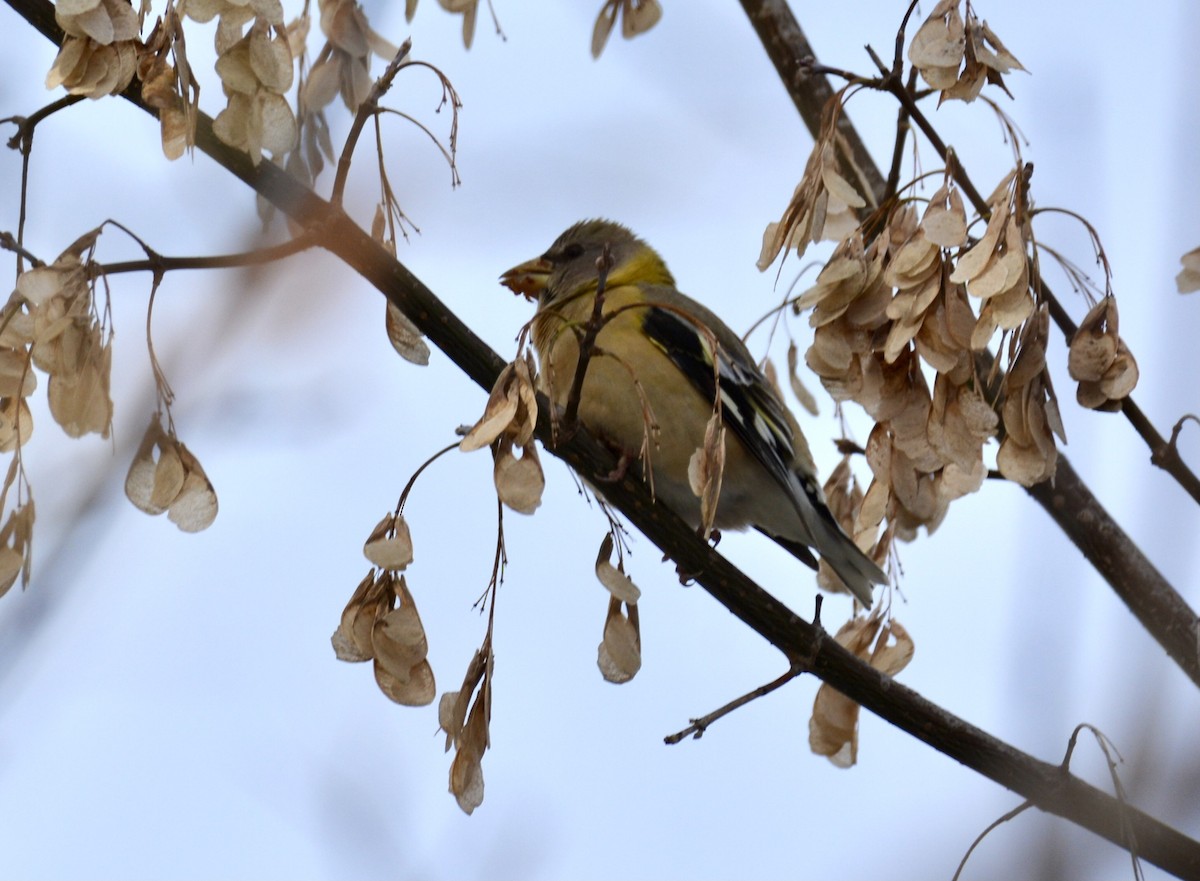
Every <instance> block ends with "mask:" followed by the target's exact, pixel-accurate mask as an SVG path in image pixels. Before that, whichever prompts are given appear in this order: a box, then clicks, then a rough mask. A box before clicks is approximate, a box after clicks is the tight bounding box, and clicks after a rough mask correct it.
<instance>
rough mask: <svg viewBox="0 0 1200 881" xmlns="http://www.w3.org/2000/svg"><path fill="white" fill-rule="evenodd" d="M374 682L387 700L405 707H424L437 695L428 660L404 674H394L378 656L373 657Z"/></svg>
mask: <svg viewBox="0 0 1200 881" xmlns="http://www.w3.org/2000/svg"><path fill="white" fill-rule="evenodd" d="M375 684H376V685H378V686H379V690H380V691H382V692H383V693H384V695H385V696H387V698H388V699H389V700H392V701H395V702H396V703H398V704H400V705H401V706H405V707H424V706H428V705H429V704H431V703H433V699H434V698H435V697H437V685H436V683H435V682H434V679H433V668H432V667H430V666H429V662H428V661H421V662H420V663H418V664H415V665H414V666H413V667H412V668H411V669H410V670H408V671H407V672H406V673H405V675H404V676H396V675H395V674H394V673H392V672H390V671H389V670H388V669H385V668H384V667H383V666H382V665H381V664H380V663H379V658H378V657H377V658H375Z"/></svg>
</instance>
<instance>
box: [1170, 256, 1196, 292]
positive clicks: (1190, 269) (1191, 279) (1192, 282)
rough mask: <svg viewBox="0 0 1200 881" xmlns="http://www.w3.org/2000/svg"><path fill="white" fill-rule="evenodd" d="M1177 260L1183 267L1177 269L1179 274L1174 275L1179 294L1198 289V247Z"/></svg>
mask: <svg viewBox="0 0 1200 881" xmlns="http://www.w3.org/2000/svg"><path fill="white" fill-rule="evenodd" d="M1179 262H1180V263H1182V264H1183V269H1181V270H1179V274H1178V275H1177V276H1175V287H1176V288H1178V290H1179V293H1181V294H1190V293H1192V292H1193V291H1200V248H1193V249H1192V250H1190V251H1188V252H1187V253H1186V254H1184V255H1183V256H1182V257H1180V258H1179Z"/></svg>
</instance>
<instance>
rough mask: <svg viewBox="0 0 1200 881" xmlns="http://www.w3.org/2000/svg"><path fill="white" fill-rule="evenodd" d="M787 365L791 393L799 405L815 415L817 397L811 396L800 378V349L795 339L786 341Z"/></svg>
mask: <svg viewBox="0 0 1200 881" xmlns="http://www.w3.org/2000/svg"><path fill="white" fill-rule="evenodd" d="M787 365H788V383H789V385H790V386H791V388H792V394H793V395H795V396H796V400H797V401H799V402H800V406H801V407H803V408H804V409H805V410H807V411H808V412H809V413H811V414H812V415H813V416H816V415H817V399H816V398H815V397H813V393H812V392H810V391H809V390H808V388H807V387H806V386H805V385H804V382H803V380H801V379H800V374H799V372H798V370H797V368H798V367H799V365H800V349H799V347H798V346H797V345H796V343H795V341H791V340H789V341H788V353H787Z"/></svg>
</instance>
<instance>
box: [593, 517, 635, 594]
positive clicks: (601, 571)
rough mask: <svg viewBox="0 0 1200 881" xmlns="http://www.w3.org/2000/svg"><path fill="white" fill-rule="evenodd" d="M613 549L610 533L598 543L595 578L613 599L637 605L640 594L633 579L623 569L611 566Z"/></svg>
mask: <svg viewBox="0 0 1200 881" xmlns="http://www.w3.org/2000/svg"><path fill="white" fill-rule="evenodd" d="M613 547H614V543H613V537H612V533H608V534H606V535H605V536H604V541H602V542H601V543H600V553H599V554H597V555H596V578H597V579H598V580H599V581H600V583H601V584H603V585H604V588H605V590H607V591H608V592H609V593H610V594H612V595H613V597H614V598H615V599H618V600H620V601H622V602H624V603H627V604H629V605H631V606H633V605H637V601H638V600H639V599H641V597H642V592H641V590H639V589H638V586H637V585H636V584H634V583H633V579H631V578H630V577H629V576H628V575H626V574H625V572H624V569H618V568H617V567H616V566H614V565H613V564H612V552H613Z"/></svg>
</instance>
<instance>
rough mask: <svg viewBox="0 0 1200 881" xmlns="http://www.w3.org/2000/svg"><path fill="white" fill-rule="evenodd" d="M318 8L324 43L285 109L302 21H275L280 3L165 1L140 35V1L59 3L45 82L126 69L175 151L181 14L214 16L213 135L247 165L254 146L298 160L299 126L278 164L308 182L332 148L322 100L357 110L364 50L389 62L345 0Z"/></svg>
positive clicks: (187, 100) (189, 125) (180, 141)
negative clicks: (218, 92)
mask: <svg viewBox="0 0 1200 881" xmlns="http://www.w3.org/2000/svg"><path fill="white" fill-rule="evenodd" d="M415 5H416V4H415V3H411V2H410V7H411V6H415ZM318 6H319V10H320V26H321V30H322V33H323V34H324V36H325V38H326V41H327V42H326V44H325V46H324V47H323V49H322V50H321V52H320V53H319V54H318V56H317V60H316V61H315V62H314V63H313V65H312V68H311V69H310V70H309V71H308V76H307V79H306V80H305V81H304V83H303V86H302V88H300V89H299V90H297V93H296V96H295V100H296V104H297V108H296V109H295V110H293V108H292V106H291V105H290V104H289V102H288V98H287V95H288V93H289V92H290V91H291V89H292V86H293V83H294V81H295V73H296V67H297V64H298V63H299V61H300V59H301V58H302V57H303V56H304V54H305V51H306V41H307V39H308V33H309V30H310V26H311V21H310V18H309V16H308V14H307V12H305V13H304V14H303V15H300V16H299V17H297V18H295V19H293V20H292V21H290V22H288V23H286V24H285V23H284V18H283V16H284V12H283V5H282V3H281V2H280V0H248V2H237V0H182V2H179V3H175V4H173V5H169V6H168V7H167V9H166V11H165V12H164V14H163V15H162V16H161V17H160V18H159V19H158V20H157V21H156V22H155V25H154V27H153V28H152V29H151V33H150V35H149V37H147V38H146V40H145V41H143V40H142V39H141V37H140V34H141V32H142V27H143V23H144V22H143V19H144V17H145V15H146V13H147V12H148V11H149V4H148V3H144V4H142V5H141V7H140V12H135V10H134V8H133V6H131V5H130V4H129V3H128V2H126V0H60V2H58V3H57V4H55V19H56V21H57V22H58V24H59V25H60V26H61V27H62V28H63V30H64V31H65V32H66V35H67V36H66V38H65V40H64V41H63V44H62V46H61V48H60V49H59V53H58V57H57V58H55V60H54V64H53V65H52V66H51V68H50V72H49V74H47V76H46V85H47V87H49V88H52V89H53V88H57V87H58V86H63V87H64V88H66V90H67V91H68V92H70V93H71V94H73V95H86V96H87V97H89V98H101V97H103V96H105V95H115V94H118V93H119V92H121V91H123V90H124V89H125V88H126V87H127V86H128V85H129V84H130V83H131V82H132V81H133V79H134V78H135V77H136V78H137V80H138V81H139V82H140V83H141V84H142V97H143V98H144V99H145V101H146V102H147V103H148V104H149V105H150V106H152V107H154V108H155V109H156V110H157V111H158V114H159V120H160V122H161V125H162V144H163V152H164V153H165V154H166V156H167V157H168V158H171V159H176V158H178V157H179V156H181V155H183V153H184V151H185V150H186V149H187V148H188V147H190V146H192V145H193V144H194V142H195V123H196V109H197V102H198V100H199V94H200V88H199V85H198V83H197V81H196V79H195V78H194V76H193V71H192V68H191V66H190V65H189V63H188V58H187V43H186V41H185V39H184V30H185V26H184V22H185V21H186V20H189V19H190V20H191V21H193V22H196V23H198V24H206V23H208V22H211V21H214V20H215V21H216V23H217V26H216V32H215V37H214V42H215V45H216V50H217V62H216V72H217V76H218V77H219V78H220V81H221V87H222V89H223V90H224V92H225V101H226V104H225V107H224V109H222V110H221V111H220V113H218V114H217V117H216V119H215V120H214V123H213V130H214V131H215V132H216V135H217V137H219V138H220V139H221V140H222V141H224V142H225V143H226V144H228V145H230V146H231V147H234V148H236V149H238V150H242V151H244V152H245V153H246V154H247V155H248V156H249V157H250V160H251V161H252V162H254V163H255V164H257V163H258V162H259V161H261V160H262V157H263V154H264V152H265V153H267V154H269V155H271V156H272V157H273V158H274V159H276V160H277V161H283V160H284V157H285V156H287V157H290V158H292V159H295V160H299V158H300V155H301V154H300V153H299V152H297V151H295V148H296V147H297V146H298V144H299V142H300V135H301V133H302V132H303V133H304V135H305V141H306V143H305V147H306V150H305V152H304V157H305V163H297V162H289V163H288V167H289V169H290V170H292V171H293V172H294V173H297V174H300V175H301V176H302V177H306V178H307V179H311V177H312V176H315V174H316V173H317V171H319V166H320V164H321V163H322V161H323V160H322V159H321V157H322V156H324V157H326V158H328V157H331V156H332V145H331V143H330V141H329V128H328V125H327V124H326V123H325V121H324V119H323V117H321V113H322V110H323V108H324V107H325V106H326V105H327V104H329V103H330V102H331V101H332V100H333V99H334V98H335V97H336V96H338V95H339V94H340V95H341V96H342V99H343V101H344V102H345V104H346V106H347V107H349V108H350V109H351V110H355V109H357V108H358V106H359V104H360V103H361V102H362V101H363V99H364V98H365V97H366V95H367V93H368V92H369V90H370V88H371V85H372V83H373V78H372V76H371V74H370V61H371V56H372V55H378V56H380V57H382V58H384V59H385V60H391V59H392V58H393V57H394V56H395V55H396V53H397V48H396V47H395V46H394V45H392V44H391V43H389V42H388V41H387V40H385V39H383V38H382V37H380V36H379V34H377V33H376V32H375V31H374V30H372V28H371V27H370V25H369V24H368V23H367V19H366V16H365V15H364V13H363V11H362V8H361V7H360V6H359V5H358V3H356V2H354V0H319V2H318Z"/></svg>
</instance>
